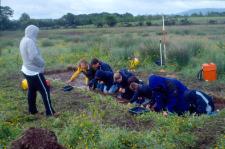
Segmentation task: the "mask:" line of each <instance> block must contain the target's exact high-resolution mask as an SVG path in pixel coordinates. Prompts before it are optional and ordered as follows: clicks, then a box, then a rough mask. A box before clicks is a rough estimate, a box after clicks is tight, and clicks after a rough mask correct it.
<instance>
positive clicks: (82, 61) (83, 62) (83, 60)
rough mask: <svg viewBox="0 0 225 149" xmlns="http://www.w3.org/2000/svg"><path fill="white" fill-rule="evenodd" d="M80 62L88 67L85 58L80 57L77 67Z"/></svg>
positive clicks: (79, 65)
mask: <svg viewBox="0 0 225 149" xmlns="http://www.w3.org/2000/svg"><path fill="white" fill-rule="evenodd" d="M81 64H84V65H85V66H87V67H88V65H89V64H88V62H87V61H86V60H85V59H81V60H80V61H79V63H78V67H81Z"/></svg>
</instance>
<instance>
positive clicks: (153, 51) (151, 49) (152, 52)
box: [139, 40, 159, 61]
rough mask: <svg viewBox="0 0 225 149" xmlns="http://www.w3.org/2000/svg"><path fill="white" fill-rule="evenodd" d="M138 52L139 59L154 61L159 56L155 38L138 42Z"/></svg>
mask: <svg viewBox="0 0 225 149" xmlns="http://www.w3.org/2000/svg"><path fill="white" fill-rule="evenodd" d="M139 53H140V57H141V59H149V58H150V59H151V60H152V61H156V60H157V59H158V58H159V43H158V42H157V41H155V40H146V41H144V42H143V43H141V44H140V47H139Z"/></svg>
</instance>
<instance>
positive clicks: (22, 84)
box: [21, 79, 28, 90]
mask: <svg viewBox="0 0 225 149" xmlns="http://www.w3.org/2000/svg"><path fill="white" fill-rule="evenodd" d="M21 88H22V89H23V90H27V89H28V82H27V80H26V79H23V80H22V82H21Z"/></svg>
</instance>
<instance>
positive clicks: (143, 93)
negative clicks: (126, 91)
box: [130, 84, 152, 103]
mask: <svg viewBox="0 0 225 149" xmlns="http://www.w3.org/2000/svg"><path fill="white" fill-rule="evenodd" d="M138 97H143V98H148V99H151V98H152V90H151V89H150V87H149V86H148V85H144V84H143V85H140V86H139V88H138V90H137V91H136V92H135V93H134V95H133V97H132V99H131V101H130V102H131V103H132V102H135V101H136V100H137V99H138Z"/></svg>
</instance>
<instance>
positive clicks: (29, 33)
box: [25, 25, 39, 41]
mask: <svg viewBox="0 0 225 149" xmlns="http://www.w3.org/2000/svg"><path fill="white" fill-rule="evenodd" d="M38 32H39V28H38V27H37V26H35V25H29V26H27V27H26V29H25V37H28V38H30V39H32V40H34V41H36V38H37V35H38Z"/></svg>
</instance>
